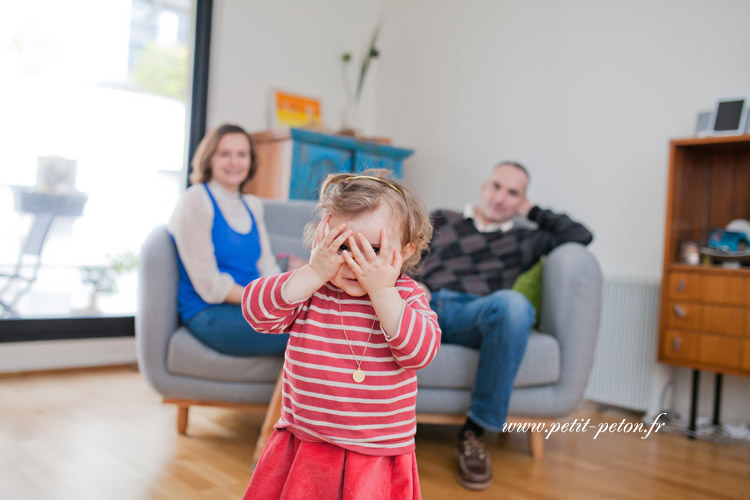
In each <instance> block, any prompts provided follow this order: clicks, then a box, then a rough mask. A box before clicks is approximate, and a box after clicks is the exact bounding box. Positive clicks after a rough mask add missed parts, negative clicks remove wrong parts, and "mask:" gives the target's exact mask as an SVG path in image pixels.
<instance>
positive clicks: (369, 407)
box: [242, 272, 441, 455]
mask: <svg viewBox="0 0 750 500" xmlns="http://www.w3.org/2000/svg"><path fill="white" fill-rule="evenodd" d="M291 275H292V272H289V273H284V274H280V275H277V276H269V277H266V278H259V279H257V280H255V281H253V282H252V283H250V284H249V285H248V286H247V288H246V289H245V293H244V296H243V298H242V304H243V306H242V312H243V314H244V316H245V319H246V320H247V321H248V322H249V323H250V325H252V327H253V328H254V329H256V330H257V331H259V332H264V333H286V332H289V333H290V338H289V343H288V344H287V348H286V355H285V360H284V377H283V393H282V409H281V419H280V420H279V422H278V423H277V424H276V428H286V429H288V430H289V431H290V432H292V433H293V434H294V435H295V436H297V437H298V438H299V439H300V440H303V441H325V442H330V443H333V444H336V445H338V446H340V447H342V448H345V449H347V450H352V451H355V452H357V453H362V454H366V455H400V454H403V453H409V452H411V451H413V450H414V434H415V432H416V416H415V403H416V399H417V376H416V373H415V370H418V369H420V368H422V367H424V366H427V365H428V364H429V363H430V362H431V361H432V359H433V358H434V357H435V354H437V351H438V349H439V347H440V335H441V332H440V327H439V326H438V321H437V315H436V314H435V313H434V312H433V311H432V310H431V309H430V306H429V303H428V301H427V298H426V297H425V295H424V292H423V291H422V289H421V288H420V287H419V285H417V283H416V282H415V281H414V280H412V279H411V278H408V277H406V276H403V275H402V276H401V277H400V278H399V279H398V280H397V281H396V289H397V290H398V292H399V294H400V295H401V298H403V299H404V305H403V309H402V311H401V317H400V320H399V327H398V333H397V334H396V335H394V336H393V337H390V336H388V335H386V334H385V332H384V331H383V330H382V329H381V328H380V322H379V321H378V319H377V316H376V315H375V310H374V309H373V307H372V303H371V302H370V299H369V297H368V296H366V295H365V296H363V297H352V296H350V295H348V294H346V293H345V292H343V291H342V290H340V289H338V288H336V287H335V286H333V285H332V284H331V283H330V282H329V283H326V284H325V285H324V286H323V287H321V288H320V289H319V290H318V291H317V292H315V293H314V294H313V296H312V297H310V298H308V299H306V300H303V301H300V302H296V303H291V302H289V301H288V300H286V298H285V297H284V294H283V293H282V287H283V285H284V283H286V281H287V280H288V279H289V277H290V276H291ZM339 293H340V294H341V295H340V297H341V300H339ZM339 307H340V308H341V311H342V312H341V313H339ZM342 321H343V324H344V326H345V332H346V336H345V335H344V329H343V328H342ZM371 329H372V335H370V331H371ZM368 336H369V342H368ZM346 337H348V341H347V338H346ZM350 346H351V347H350ZM365 348H366V349H367V351H366V352H365ZM352 350H353V351H354V355H356V359H357V360H360V359H361V360H362V364H361V369H362V371H363V372H364V373H365V380H364V381H363V382H361V383H356V382H354V380H353V379H352V374H353V373H354V371H355V370H356V369H357V363H356V361H355V359H354V357H353V356H352ZM363 353H364V354H365V355H364V358H362V355H363Z"/></svg>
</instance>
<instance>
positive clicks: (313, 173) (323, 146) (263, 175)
mask: <svg viewBox="0 0 750 500" xmlns="http://www.w3.org/2000/svg"><path fill="white" fill-rule="evenodd" d="M252 138H253V147H254V149H255V153H256V158H257V161H258V173H257V174H256V176H255V178H254V179H253V180H252V182H250V183H249V184H248V186H246V189H245V192H250V193H254V194H256V195H258V196H261V197H264V198H280V199H298V200H312V199H317V198H318V194H319V193H318V189H319V188H320V184H321V182H322V181H323V179H325V177H326V176H327V175H328V174H332V173H340V172H352V173H358V172H361V171H363V170H366V169H368V168H387V169H389V170H392V171H393V172H394V175H395V176H396V177H398V178H400V177H401V176H402V173H403V160H404V159H406V158H408V157H409V156H411V154H412V153H413V152H414V151H413V150H411V149H404V148H398V147H393V146H390V145H386V144H381V143H374V142H365V141H359V140H357V139H355V138H353V137H347V136H339V135H330V134H323V133H320V132H313V131H310V130H303V129H287V130H275V131H269V132H261V133H258V134H252Z"/></svg>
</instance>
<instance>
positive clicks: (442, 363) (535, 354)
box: [417, 332, 560, 389]
mask: <svg viewBox="0 0 750 500" xmlns="http://www.w3.org/2000/svg"><path fill="white" fill-rule="evenodd" d="M478 362H479V351H477V350H475V349H471V348H469V347H464V346H460V345H454V344H442V345H441V346H440V351H439V352H438V353H437V356H435V359H434V360H433V361H432V363H430V364H429V365H428V366H427V367H425V368H423V369H422V370H419V371H418V372H417V378H418V379H419V387H420V388H421V387H430V388H436V389H470V388H472V387H473V386H474V378H475V377H476V374H477V364H478ZM559 378H560V344H559V343H558V342H557V339H555V337H553V336H552V335H549V334H546V333H539V332H534V333H532V334H531V336H530V337H529V343H528V345H527V346H526V353H525V354H524V356H523V360H522V361H521V367H520V368H519V369H518V374H517V375H516V380H515V383H514V384H513V386H514V387H530V386H536V385H547V384H555V383H557V381H558V379H559Z"/></svg>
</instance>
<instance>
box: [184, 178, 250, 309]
mask: <svg viewBox="0 0 750 500" xmlns="http://www.w3.org/2000/svg"><path fill="white" fill-rule="evenodd" d="M203 187H204V188H206V192H207V193H208V197H209V198H211V204H212V205H213V206H214V224H213V228H212V229H211V241H212V242H213V245H214V253H215V255H216V264H217V265H218V267H219V271H221V272H223V273H228V274H229V275H231V276H232V278H234V281H235V283H237V284H238V285H240V286H247V285H248V284H249V283H250V282H251V281H253V280H254V279H256V278H258V277H260V273H259V272H258V266H257V263H258V259H259V258H260V253H261V248H260V235H259V234H258V224H256V222H255V217H254V216H253V212H252V211H251V210H250V207H248V206H247V203H245V200H244V199H242V198H240V199H241V200H242V204H243V205H245V209H246V210H247V213H248V214H250V220H251V221H252V227H251V229H250V232H249V233H247V234H241V233H238V232H237V231H235V230H234V229H232V228H231V227H230V226H229V224H228V223H227V221H226V219H224V215H223V214H222V213H221V210H219V205H218V204H217V203H216V200H215V199H214V197H213V195H212V194H211V190H210V189H208V186H207V185H206V184H203ZM177 261H178V263H179V268H180V283H179V287H178V289H177V310H178V311H179V313H180V318H182V321H183V323H185V322H187V321H188V320H189V319H190V318H192V317H193V316H195V315H196V314H198V313H199V312H200V311H202V310H203V309H206V308H207V307H209V306H210V305H211V304H209V303H207V302H205V301H204V300H203V299H201V297H200V295H198V293H197V292H196V291H195V288H193V284H192V283H191V282H190V277H189V276H188V274H187V270H186V269H185V266H184V265H183V263H182V259H180V258H179V254H178V256H177Z"/></svg>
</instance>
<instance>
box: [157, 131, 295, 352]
mask: <svg viewBox="0 0 750 500" xmlns="http://www.w3.org/2000/svg"><path fill="white" fill-rule="evenodd" d="M192 167H193V171H192V173H191V174H190V181H191V182H192V183H193V185H192V186H190V187H189V188H188V189H187V191H186V192H185V193H184V195H183V196H182V198H181V199H180V201H179V203H178V204H177V207H176V208H175V211H174V214H172V218H171V219H170V221H169V232H170V233H171V234H172V237H173V238H174V240H175V243H176V245H177V253H178V257H179V259H178V260H179V268H180V283H179V288H178V293H177V302H178V311H179V314H180V319H181V320H182V323H183V324H185V325H187V327H188V329H189V330H190V331H191V332H192V334H193V335H194V336H195V337H196V338H197V339H198V340H200V341H201V342H202V343H204V344H205V345H207V346H209V347H211V348H213V349H214V350H216V351H219V352H221V353H224V354H229V355H234V356H261V355H266V354H282V353H283V352H284V349H285V348H286V342H287V338H288V335H263V334H260V333H258V332H256V331H255V330H253V329H252V328H251V327H250V325H248V323H247V321H245V319H244V318H243V317H242V312H241V310H240V306H239V304H240V301H241V300H242V292H243V291H244V289H245V286H246V285H247V284H248V283H250V282H251V281H253V280H254V279H256V278H258V277H261V276H269V275H272V274H278V273H279V272H280V270H279V267H278V265H277V264H276V259H275V257H274V254H273V252H272V251H271V246H270V243H269V240H268V234H267V233H266V228H265V224H264V223H263V205H262V204H261V200H260V199H259V198H258V197H256V196H253V195H250V194H242V191H241V190H242V187H243V185H244V184H245V183H246V182H248V181H249V180H250V179H252V177H253V175H254V174H255V172H256V170H257V165H256V163H255V157H254V154H253V146H252V140H251V139H250V136H249V135H248V134H247V132H245V131H244V130H243V129H242V128H241V127H239V126H236V125H228V124H225V125H221V126H220V127H218V128H216V129H214V130H212V131H211V132H209V133H208V134H207V135H206V136H205V137H204V138H203V140H202V141H201V143H200V144H199V145H198V149H197V151H196V153H195V156H194V157H193V161H192Z"/></svg>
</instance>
